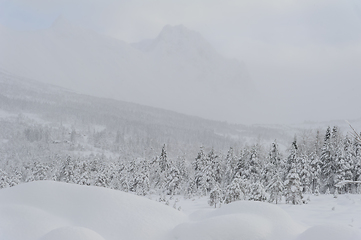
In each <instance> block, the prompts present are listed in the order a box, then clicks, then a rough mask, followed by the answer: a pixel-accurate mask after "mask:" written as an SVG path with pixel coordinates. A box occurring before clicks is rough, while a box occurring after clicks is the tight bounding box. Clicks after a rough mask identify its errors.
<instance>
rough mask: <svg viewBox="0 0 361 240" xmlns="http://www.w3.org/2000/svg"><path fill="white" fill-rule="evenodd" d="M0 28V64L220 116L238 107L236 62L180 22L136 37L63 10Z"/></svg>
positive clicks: (240, 70) (241, 77)
mask: <svg viewBox="0 0 361 240" xmlns="http://www.w3.org/2000/svg"><path fill="white" fill-rule="evenodd" d="M0 32H1V37H0V52H1V54H0V69H3V70H6V71H7V72H9V73H13V74H15V75H19V76H23V77H27V78H30V79H35V80H39V81H42V82H47V83H51V84H57V85H60V86H62V87H66V88H69V89H72V90H75V91H77V92H80V93H86V94H90V95H95V96H100V97H108V98H114V99H118V100H126V101H130V102H135V103H140V104H146V105H151V106H155V107H161V108H165V109H171V110H175V111H178V112H182V113H186V114H192V115H197V116H201V117H206V118H212V119H221V120H225V119H227V117H229V116H223V114H224V115H230V116H232V115H234V113H233V112H230V110H228V112H227V111H225V110H224V106H225V105H229V104H233V106H234V107H237V106H238V105H237V104H238V103H240V102H243V101H242V100H244V99H245V97H244V96H243V95H244V94H245V93H247V92H249V91H250V89H251V82H250V79H249V77H248V74H247V69H246V67H245V66H244V65H243V64H241V63H239V62H238V61H236V60H230V59H226V58H224V57H222V56H221V55H220V54H218V53H217V52H216V51H215V50H214V49H213V48H212V46H210V44H209V43H207V41H206V40H204V39H203V38H202V37H201V35H200V34H199V33H196V32H194V31H191V30H188V29H186V28H185V27H183V26H175V27H171V26H166V27H164V29H163V30H162V31H161V33H160V34H159V36H158V37H157V38H156V39H153V40H148V41H146V42H142V43H138V44H127V43H125V42H123V41H120V40H117V39H113V38H111V37H107V36H104V35H100V34H97V33H96V32H93V31H90V30H85V29H81V28H78V27H76V26H72V25H71V24H69V23H68V22H67V21H66V20H65V19H63V18H59V19H57V20H56V21H55V22H54V24H53V25H52V26H51V27H50V28H48V29H44V30H39V31H33V32H17V31H12V30H10V29H6V28H4V27H1V28H0ZM215 95H217V98H215V97H214V96H215ZM215 110H217V111H218V112H217V114H216V113H215V112H216V111H215ZM236 115H237V116H238V115H239V113H237V114H236ZM238 117H239V116H238ZM233 118H235V116H233Z"/></svg>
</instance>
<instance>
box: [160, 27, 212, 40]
mask: <svg viewBox="0 0 361 240" xmlns="http://www.w3.org/2000/svg"><path fill="white" fill-rule="evenodd" d="M157 40H163V41H166V42H179V41H184V40H192V41H194V40H197V41H205V40H204V39H203V37H202V36H201V35H200V34H199V33H198V32H196V31H193V30H190V29H188V28H186V27H185V26H183V25H176V26H171V25H166V26H164V27H163V29H162V31H161V32H160V33H159V35H158V37H157Z"/></svg>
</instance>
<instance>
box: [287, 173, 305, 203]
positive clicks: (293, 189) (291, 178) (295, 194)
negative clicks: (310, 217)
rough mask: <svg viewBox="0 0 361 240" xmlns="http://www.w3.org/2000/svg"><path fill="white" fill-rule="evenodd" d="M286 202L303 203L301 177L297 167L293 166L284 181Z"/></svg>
mask: <svg viewBox="0 0 361 240" xmlns="http://www.w3.org/2000/svg"><path fill="white" fill-rule="evenodd" d="M284 186H285V197H286V203H292V204H302V198H303V197H302V188H301V182H300V177H299V175H298V173H297V172H296V169H295V168H292V169H291V170H290V172H289V173H288V175H287V177H286V181H285V183H284Z"/></svg>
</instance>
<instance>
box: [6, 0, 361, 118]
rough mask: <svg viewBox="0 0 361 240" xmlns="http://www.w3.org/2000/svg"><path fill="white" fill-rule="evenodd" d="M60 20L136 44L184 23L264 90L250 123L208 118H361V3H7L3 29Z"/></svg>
mask: <svg viewBox="0 0 361 240" xmlns="http://www.w3.org/2000/svg"><path fill="white" fill-rule="evenodd" d="M59 16H63V17H64V18H65V19H67V20H68V21H69V22H70V23H71V24H74V25H78V26H80V27H82V28H87V29H92V30H94V31H96V32H98V33H101V34H104V35H108V36H111V37H114V38H117V39H120V40H123V41H125V42H128V43H132V42H139V41H141V40H143V39H154V38H156V37H157V35H158V34H159V32H160V31H161V30H162V28H163V27H164V26H165V25H172V26H174V25H179V24H182V25H184V26H185V27H187V28H188V29H190V30H194V31H196V32H199V33H200V34H201V35H202V36H203V37H204V38H205V39H206V40H207V41H208V42H209V43H210V45H212V46H213V47H214V48H215V49H216V51H217V52H218V53H220V54H221V55H223V56H226V57H227V58H235V59H237V60H238V61H239V62H241V63H244V64H245V66H246V67H247V69H248V74H249V75H250V79H251V81H252V83H253V84H254V86H255V89H256V91H257V94H255V95H254V96H255V97H254V98H253V99H251V100H252V102H251V103H247V104H249V105H248V106H249V108H250V109H248V111H247V118H246V117H244V118H242V116H241V115H240V116H239V117H234V118H232V117H231V116H229V117H227V119H224V118H222V117H219V116H217V114H215V115H213V116H212V115H209V114H208V115H209V116H208V115H207V116H205V115H202V114H201V113H200V114H199V116H201V117H207V118H211V119H214V120H226V121H228V122H237V123H280V124H282V123H300V122H303V121H328V120H336V119H356V118H360V117H361V115H360V114H359V113H358V111H359V102H360V101H361V95H360V94H359V89H361V81H360V80H361V67H360V66H361V1H358V0H348V1H337V0H335V1H326V0H317V1H282V0H280V1H262V0H256V1H250V0H246V1H226V2H224V1H222V2H220V1H204V0H197V1H176V2H172V3H170V2H167V1H132V2H130V1H113V0H107V1H101V2H99V1H84V0H77V1H60V0H59V1H58V0H55V1H42V0H38V1H31V3H30V2H28V1H25V0H15V1H6V0H0V25H3V26H5V27H6V28H9V29H14V30H38V29H47V28H49V27H50V26H51V25H52V24H53V22H54V21H55V20H56V19H57V18H58V17H59ZM0 67H1V66H0ZM15 74H16V73H15ZM59 85H61V84H59ZM242 106H243V105H242ZM206 107H210V106H206ZM224 108H225V111H226V110H228V111H237V110H234V109H227V106H225V107H224ZM168 109H169V110H175V109H172V107H171V106H170V107H168ZM176 111H177V110H176ZM240 114H241V113H240ZM242 119H243V121H242Z"/></svg>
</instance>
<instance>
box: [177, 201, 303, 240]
mask: <svg viewBox="0 0 361 240" xmlns="http://www.w3.org/2000/svg"><path fill="white" fill-rule="evenodd" d="M190 219H191V220H193V221H192V222H187V223H183V224H180V225H179V226H177V227H176V228H175V229H174V230H173V237H174V238H175V239H179V240H193V239H194V240H196V239H197V240H208V239H210V240H211V239H212V240H218V239H219V240H231V239H242V240H262V239H264V240H266V239H267V240H273V239H274V240H275V239H277V240H281V239H292V238H295V237H296V236H297V235H298V234H300V233H301V232H303V231H304V230H305V228H304V227H302V226H300V225H298V224H297V223H295V222H294V221H293V220H292V218H291V217H290V216H289V215H288V214H287V213H286V212H285V211H284V210H282V209H281V208H279V207H277V206H275V205H272V204H269V203H262V202H248V201H239V202H234V203H231V204H228V205H224V206H222V208H220V209H215V210H213V211H211V212H204V211H203V212H202V213H199V212H198V213H197V212H195V213H194V214H192V215H191V216H190Z"/></svg>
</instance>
